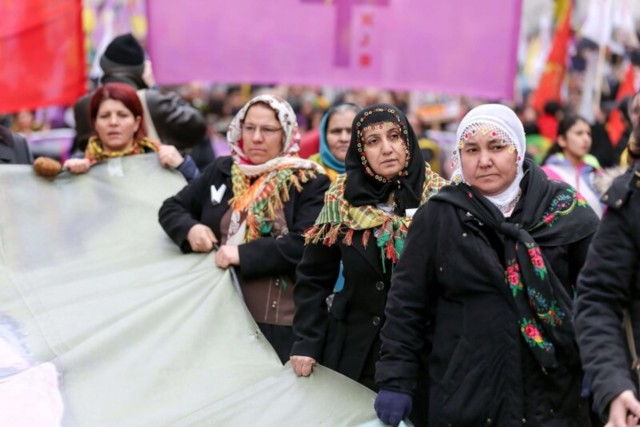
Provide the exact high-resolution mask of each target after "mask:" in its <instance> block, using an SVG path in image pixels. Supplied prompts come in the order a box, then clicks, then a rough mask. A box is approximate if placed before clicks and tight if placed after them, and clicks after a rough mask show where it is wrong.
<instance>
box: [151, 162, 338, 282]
mask: <svg viewBox="0 0 640 427" xmlns="http://www.w3.org/2000/svg"><path fill="white" fill-rule="evenodd" d="M232 163H233V160H232V158H231V157H228V156H227V157H220V158H218V159H216V160H215V161H214V163H212V164H211V165H209V166H207V168H206V169H205V170H204V171H203V172H202V175H200V176H199V177H198V178H196V179H195V180H194V181H192V182H191V184H189V185H187V186H186V187H185V188H183V189H182V190H181V191H180V192H179V193H178V194H177V195H175V196H173V197H171V198H169V199H167V200H165V202H164V203H163V205H162V207H161V208H160V211H159V220H160V225H162V228H164V230H165V232H166V233H167V234H168V235H169V237H171V239H172V240H173V241H174V242H175V243H176V244H177V245H178V246H180V249H181V250H182V251H183V252H191V246H190V245H189V242H188V241H187V234H188V233H189V230H190V229H191V227H193V226H194V225H196V224H199V223H200V224H205V225H207V226H209V227H210V228H211V229H212V230H213V232H214V233H215V235H216V236H218V237H219V236H220V220H221V219H222V216H223V215H224V214H225V212H227V210H228V209H229V199H231V197H233V191H232V184H231V165H232ZM221 184H224V185H225V186H226V187H227V189H226V191H225V193H224V196H223V197H222V200H221V201H220V203H218V204H215V205H214V204H212V203H211V186H212V185H215V186H216V188H220V185H221ZM302 187H303V189H302V191H301V192H298V191H297V190H296V189H295V188H293V187H292V188H291V189H290V190H289V196H290V199H289V201H287V202H286V203H285V204H284V215H285V219H286V221H287V226H288V228H289V232H288V234H287V235H286V236H282V237H281V238H278V239H276V238H274V237H262V238H260V239H257V240H254V241H252V242H249V243H245V244H242V245H239V246H238V251H239V254H240V262H241V266H240V268H239V269H238V273H239V274H240V275H241V276H242V277H243V278H245V279H254V278H260V277H272V276H278V275H281V274H291V275H292V276H293V275H294V273H295V268H296V266H297V265H298V263H299V262H300V258H302V251H303V248H304V238H303V236H302V233H303V232H304V230H305V229H306V228H308V227H311V226H312V225H313V223H314V222H315V220H316V217H317V216H318V213H319V212H320V209H322V204H323V201H324V193H325V191H326V190H327V188H328V187H329V179H328V178H327V177H326V176H325V175H321V174H318V176H317V178H315V179H313V180H310V181H308V182H306V183H304V184H302Z"/></svg>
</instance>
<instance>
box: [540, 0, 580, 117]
mask: <svg viewBox="0 0 640 427" xmlns="http://www.w3.org/2000/svg"><path fill="white" fill-rule="evenodd" d="M572 3H573V2H572V1H568V2H567V5H566V8H565V10H564V11H562V13H561V14H560V19H559V20H558V22H559V24H558V27H557V28H556V32H555V34H554V36H553V43H552V45H551V51H550V52H549V57H548V58H547V65H546V67H545V70H544V72H543V73H542V76H541V77H540V81H539V83H538V88H537V89H536V91H535V92H534V94H533V107H534V108H535V109H536V111H537V112H538V114H541V113H542V111H543V110H544V104H545V103H546V102H547V101H560V88H561V87H562V81H563V80H564V75H565V72H566V71H567V55H568V53H569V40H570V38H571V9H572Z"/></svg>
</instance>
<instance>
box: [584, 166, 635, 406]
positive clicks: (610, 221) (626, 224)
mask: <svg viewBox="0 0 640 427" xmlns="http://www.w3.org/2000/svg"><path fill="white" fill-rule="evenodd" d="M602 200H603V201H604V202H605V203H606V204H607V210H606V212H605V214H604V216H603V218H602V222H601V224H600V227H599V229H598V232H597V233H596V235H595V237H594V241H593V244H592V246H591V248H590V250H589V254H588V257H587V261H586V264H585V266H584V269H583V270H582V271H581V273H580V277H579V279H578V293H577V301H576V331H577V338H578V344H579V345H580V353H581V357H582V361H583V365H584V368H585V371H586V372H587V374H588V375H589V376H590V377H591V380H592V389H593V392H594V401H595V404H596V406H597V408H598V410H599V412H600V413H601V415H603V416H606V413H607V412H608V407H609V404H610V403H611V400H612V399H613V398H614V397H616V396H617V395H618V394H620V393H621V392H623V391H625V390H633V391H634V392H635V393H636V395H638V392H637V384H636V376H635V373H632V371H631V369H630V367H631V360H630V356H629V351H628V347H627V343H626V338H625V331H624V329H623V327H622V318H623V312H624V310H625V309H629V311H630V313H631V319H632V324H633V330H634V338H635V343H636V347H637V348H638V350H639V351H640V347H638V344H640V162H639V163H637V164H636V167H635V168H631V169H629V170H628V171H627V172H626V173H625V174H624V175H622V176H620V177H618V178H617V179H616V180H615V181H614V182H613V185H612V186H611V188H610V189H609V191H608V192H607V193H605V195H604V196H603V198H602Z"/></svg>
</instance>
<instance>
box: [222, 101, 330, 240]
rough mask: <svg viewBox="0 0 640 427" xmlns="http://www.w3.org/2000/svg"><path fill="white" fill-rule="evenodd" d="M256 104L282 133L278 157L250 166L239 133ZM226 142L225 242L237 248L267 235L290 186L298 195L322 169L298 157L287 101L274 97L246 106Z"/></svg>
mask: <svg viewBox="0 0 640 427" xmlns="http://www.w3.org/2000/svg"><path fill="white" fill-rule="evenodd" d="M257 103H261V104H266V105H268V106H269V107H270V108H272V109H273V111H274V112H275V113H276V116H277V118H278V121H279V122H280V125H281V126H282V129H283V131H284V139H283V144H282V151H281V152H280V154H279V155H278V156H277V157H275V158H273V159H271V160H268V161H266V162H265V163H263V164H261V165H255V164H252V163H251V162H250V161H249V159H248V158H247V156H246V154H245V153H244V150H243V143H242V130H241V126H242V122H243V121H244V118H245V116H246V115H247V111H248V110H249V108H251V106H253V105H255V104H257ZM227 139H228V141H229V145H230V146H231V156H232V157H233V160H234V164H233V166H232V167H231V181H232V184H233V198H232V199H231V200H230V201H229V204H230V205H231V208H232V209H233V213H232V215H231V224H230V226H229V234H228V242H233V243H235V244H240V243H246V242H250V241H253V240H256V239H259V238H260V237H263V236H267V235H270V233H271V229H272V224H273V222H274V221H275V219H276V216H277V213H278V211H279V210H281V209H283V207H284V203H285V202H287V201H288V200H289V189H290V188H291V186H292V185H293V186H294V187H295V188H296V190H297V191H301V190H302V183H305V182H307V181H308V180H310V179H313V178H315V176H316V173H324V168H322V166H320V165H318V164H317V163H315V162H312V161H310V160H306V159H301V158H300V157H298V155H297V153H298V150H299V149H300V133H299V132H298V122H297V121H296V115H295V113H294V112H293V109H292V108H291V105H289V103H288V102H287V101H285V100H284V99H281V98H279V97H276V96H272V95H261V96H257V97H255V98H253V99H251V100H250V101H249V102H247V103H246V104H245V105H244V107H242V109H241V110H240V111H239V112H238V113H237V114H236V115H235V117H234V118H233V120H232V121H231V124H230V125H229V131H228V132H227ZM243 214H246V215H243Z"/></svg>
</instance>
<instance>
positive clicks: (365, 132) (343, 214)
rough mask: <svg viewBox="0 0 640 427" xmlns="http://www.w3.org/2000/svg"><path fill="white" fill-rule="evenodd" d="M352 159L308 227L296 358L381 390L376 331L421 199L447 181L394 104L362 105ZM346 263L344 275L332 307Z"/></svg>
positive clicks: (303, 366)
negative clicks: (377, 374)
mask: <svg viewBox="0 0 640 427" xmlns="http://www.w3.org/2000/svg"><path fill="white" fill-rule="evenodd" d="M345 166H346V173H345V174H342V175H339V176H338V177H337V178H336V180H335V181H334V182H333V184H332V186H331V188H330V189H329V191H327V193H326V195H325V204H324V207H323V210H322V212H321V213H320V215H319V217H318V220H317V221H316V224H315V226H314V227H313V228H311V229H310V230H308V231H307V232H306V243H307V246H306V247H305V251H304V256H303V258H302V261H301V263H300V265H299V266H298V269H297V276H298V281H297V283H296V288H295V290H294V298H295V302H296V315H295V319H294V326H293V327H294V333H295V335H296V341H295V343H294V345H293V349H292V351H291V364H292V368H293V370H294V372H295V373H296V374H297V375H298V376H309V375H311V374H312V371H313V366H314V365H315V364H316V363H321V364H322V365H324V366H326V367H329V368H331V369H333V370H336V371H338V372H340V373H342V374H343V375H346V376H348V377H350V378H352V379H354V380H356V381H358V382H359V383H361V384H363V385H365V386H367V387H369V388H370V389H372V390H376V387H375V384H374V367H375V362H376V361H377V359H378V351H379V346H380V340H379V335H378V333H379V331H380V328H381V327H382V324H383V323H384V305H385V302H386V295H387V292H388V290H389V282H390V278H391V274H392V272H393V269H394V267H395V264H396V262H397V260H398V258H399V257H400V256H402V255H401V252H402V245H403V241H404V236H405V235H406V231H407V227H408V226H409V224H410V223H411V218H412V214H413V212H414V211H415V209H416V208H418V207H419V206H420V205H422V204H423V203H425V202H427V201H428V199H429V198H430V197H431V196H433V194H435V193H436V192H437V191H438V190H439V189H440V187H442V186H443V185H445V184H446V183H447V182H446V181H445V180H444V179H442V178H441V177H440V176H438V175H437V174H435V173H433V172H432V171H431V169H430V168H429V165H428V164H426V163H425V161H424V159H423V157H422V153H421V151H420V148H419V146H418V142H417V139H416V137H415V134H414V132H413V129H412V128H411V126H410V125H409V123H408V121H407V119H406V117H405V116H404V114H403V113H402V112H401V111H400V110H398V109H397V108H396V107H394V106H392V105H387V104H378V105H372V106H369V107H366V108H365V109H363V110H362V111H360V112H359V113H358V114H357V115H356V117H355V119H354V121H353V124H352V130H351V142H350V145H349V148H348V151H347V155H346V161H345ZM341 263H342V265H343V267H344V270H343V275H344V279H345V280H344V285H343V288H342V289H341V290H340V291H339V292H336V293H335V297H334V299H333V303H332V305H331V307H330V309H329V308H328V307H327V302H326V299H327V297H328V296H329V295H330V294H331V293H332V291H333V289H334V284H335V283H336V279H337V277H338V274H339V271H340V266H341Z"/></svg>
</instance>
